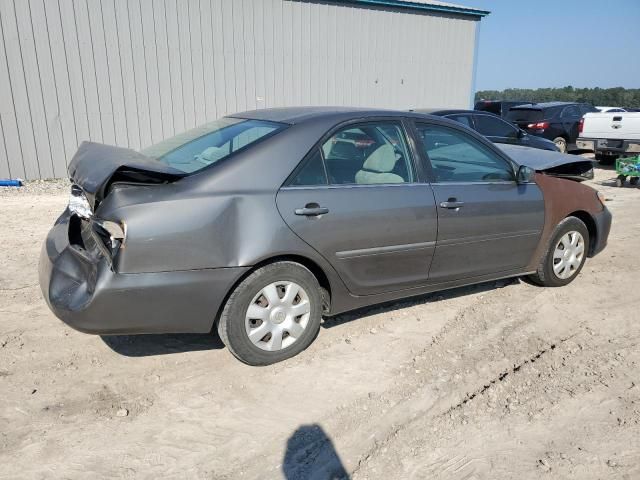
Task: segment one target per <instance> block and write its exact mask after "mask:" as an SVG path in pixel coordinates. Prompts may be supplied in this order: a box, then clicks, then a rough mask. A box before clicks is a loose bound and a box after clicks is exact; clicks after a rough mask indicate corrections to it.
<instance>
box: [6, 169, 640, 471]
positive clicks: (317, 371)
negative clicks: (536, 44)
mask: <svg viewBox="0 0 640 480" xmlns="http://www.w3.org/2000/svg"><path fill="white" fill-rule="evenodd" d="M614 178H615V175H614V172H612V171H611V170H601V169H599V170H598V171H597V178H596V180H595V181H594V182H591V183H592V184H593V185H594V186H595V187H596V188H598V189H600V190H602V191H603V192H605V194H606V195H607V197H608V199H609V202H608V204H609V207H610V209H611V211H612V212H613V215H614V224H613V229H612V232H611V236H610V241H609V246H608V248H607V249H606V250H605V251H604V252H603V253H602V254H600V255H599V256H597V257H595V258H593V259H590V260H588V261H587V264H586V266H585V268H584V269H583V272H582V273H581V275H580V276H579V278H578V279H577V280H576V281H575V282H573V283H572V284H571V285H569V286H568V287H565V288H561V289H544V288H539V287H534V286H531V285H528V284H526V283H523V282H521V281H519V280H505V281H498V282H491V283H487V284H482V285H478V286H475V287H470V288H462V289H456V290H452V291H448V292H444V293H439V294H434V295H429V296H424V297H420V298H417V299H413V300H410V301H405V302H400V303H396V304H393V305H387V306H384V307H377V308H371V309H367V310H364V311H359V312H356V313H350V314H347V315H341V316H340V317H337V318H333V319H327V320H326V321H325V323H324V328H322V329H321V331H320V335H319V337H318V339H317V340H316V342H315V343H314V344H313V345H312V346H311V347H310V348H309V349H308V350H307V351H305V352H303V353H302V354H301V355H299V356H298V357H296V358H294V359H292V360H289V361H287V362H284V363H281V364H278V365H274V366H270V367H264V368H253V367H248V366H245V365H243V364H241V363H239V362H238V361H237V360H235V359H234V358H233V357H232V356H231V355H230V353H229V352H228V351H227V350H226V349H224V348H223V346H222V345H221V343H220V341H219V339H217V337H214V336H208V335H158V336H139V337H132V336H123V337H109V338H106V337H105V338H104V339H102V338H100V337H98V336H90V335H85V334H82V333H78V332H76V331H74V330H72V329H70V328H69V327H67V326H65V325H64V324H63V323H62V322H60V321H58V320H57V319H56V318H55V317H54V316H53V315H52V314H51V313H50V312H49V310H48V309H47V307H46V305H45V304H44V301H43V300H42V297H41V294H40V289H39V287H38V284H37V262H38V254H39V250H40V247H41V244H42V240H43V238H44V236H45V234H46V232H47V231H48V229H49V228H50V226H51V225H52V222H53V221H54V219H55V218H56V216H57V215H58V214H59V213H60V212H61V211H62V209H63V208H64V205H65V202H66V200H67V190H68V189H67V187H66V186H65V185H59V184H58V185H56V184H52V185H44V186H43V185H41V184H39V185H35V186H30V187H27V188H25V189H22V191H4V192H1V193H0V225H3V228H2V229H1V230H0V245H2V247H1V249H0V465H1V466H0V478H6V479H17V478H29V479H32V478H154V479H155V478H160V477H168V478H189V479H195V478H198V479H199V478H211V479H237V478H248V479H253V478H261V479H262V478H264V479H271V478H276V479H277V478H287V479H303V478H314V479H323V478H341V476H343V477H346V476H347V475H348V476H350V477H352V478H354V479H396V478H397V479H435V478H438V479H440V478H442V479H493V478H500V479H507V478H518V479H528V478H541V477H543V478H576V479H586V478H589V479H591V478H593V479H595V478H621V479H635V478H640V349H639V348H638V342H639V341H640V312H639V306H640V301H639V298H640V293H639V292H640V273H639V271H640V220H639V219H640V189H638V188H634V187H628V186H627V187H626V188H616V187H614V186H613V179H614Z"/></svg>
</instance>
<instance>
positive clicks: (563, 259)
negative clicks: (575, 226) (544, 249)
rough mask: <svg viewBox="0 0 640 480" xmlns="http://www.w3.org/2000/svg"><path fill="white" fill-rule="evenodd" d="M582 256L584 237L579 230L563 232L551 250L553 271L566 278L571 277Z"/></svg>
mask: <svg viewBox="0 0 640 480" xmlns="http://www.w3.org/2000/svg"><path fill="white" fill-rule="evenodd" d="M583 257H584V238H582V234H581V233H580V232H575V231H571V232H568V233H565V234H564V235H563V236H562V237H561V238H560V240H558V243H557V244H556V248H555V249H554V251H553V273H554V274H555V275H556V277H558V278H560V279H562V280H566V279H567V278H571V277H573V276H574V275H575V274H576V272H577V271H578V268H580V264H581V263H582V258H583Z"/></svg>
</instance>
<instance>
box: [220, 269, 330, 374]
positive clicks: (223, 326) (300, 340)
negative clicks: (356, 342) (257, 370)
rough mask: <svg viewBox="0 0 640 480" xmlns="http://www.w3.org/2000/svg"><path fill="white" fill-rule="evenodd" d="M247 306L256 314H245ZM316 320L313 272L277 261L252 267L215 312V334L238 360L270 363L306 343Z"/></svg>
mask: <svg viewBox="0 0 640 480" xmlns="http://www.w3.org/2000/svg"><path fill="white" fill-rule="evenodd" d="M289 286H291V292H294V293H293V294H291V295H294V296H293V298H292V299H291V301H289V300H288V299H287V295H286V294H287V293H289V290H288V289H289ZM296 287H297V288H298V290H296ZM295 292H298V293H297V294H295ZM274 295H277V298H276V297H275V296H274ZM269 298H271V300H269ZM253 305H255V306H253ZM304 305H306V306H304ZM250 306H251V307H252V310H253V311H254V312H255V314H256V317H251V316H250V314H249V312H248V311H249V307H250ZM305 311H307V313H303V312H305ZM297 313H301V315H299V316H297V315H296V314H297ZM259 317H262V318H263V319H264V320H263V319H261V318H259ZM321 319H322V293H321V289H320V285H319V284H318V280H317V279H316V277H315V276H314V275H313V273H311V272H310V271H309V270H308V269H307V268H305V267H304V266H302V265H300V264H298V263H295V262H289V261H285V262H276V263H272V264H269V265H266V266H264V267H261V268H259V269H257V270H256V271H255V272H253V273H251V274H250V275H249V276H248V277H247V278H245V279H244V280H243V281H242V282H240V284H239V285H238V286H237V287H236V288H235V289H234V290H233V292H232V293H231V295H230V296H229V298H228V300H227V302H226V303H225V306H224V309H223V310H222V314H221V315H220V320H219V321H218V334H219V335H220V338H221V339H222V341H223V342H224V344H225V345H226V346H227V348H228V349H229V351H230V352H231V353H232V354H233V355H234V356H235V357H236V358H237V359H238V360H240V361H241V362H244V363H246V364H248V365H256V366H257V365H270V364H272V363H276V362H280V361H282V360H286V359H287V358H291V357H293V356H295V355H297V354H298V353H300V352H302V351H303V350H304V349H305V348H307V347H308V346H309V345H311V343H312V342H313V340H314V339H315V338H316V336H317V335H318V331H319V330H320V321H321ZM250 332H252V337H251V338H253V340H252V339H251V338H250V335H249V334H250ZM290 332H291V333H290ZM294 332H295V333H294ZM263 333H264V335H262V334H263ZM258 337H260V338H258ZM279 343H280V345H278V344H279Z"/></svg>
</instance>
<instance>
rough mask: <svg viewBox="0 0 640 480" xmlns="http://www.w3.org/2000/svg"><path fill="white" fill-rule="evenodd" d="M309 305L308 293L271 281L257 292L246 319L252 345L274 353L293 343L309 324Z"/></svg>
mask: <svg viewBox="0 0 640 480" xmlns="http://www.w3.org/2000/svg"><path fill="white" fill-rule="evenodd" d="M310 313H311V303H310V301H309V296H308V295H307V292H306V291H305V290H304V288H302V287H301V286H300V285H298V284H297V283H294V282H274V283H271V284H269V285H267V286H266V287H264V288H263V289H262V290H260V291H259V292H258V293H257V294H256V296H255V297H253V300H252V301H251V304H249V308H247V314H246V317H245V328H246V331H247V336H248V337H249V340H251V343H253V344H254V345H255V346H256V347H258V348H260V349H262V350H267V351H270V352H274V351H277V350H282V349H283V348H287V347H289V346H291V345H292V344H294V343H295V342H296V341H297V340H298V339H299V338H300V336H301V335H302V333H303V332H304V330H305V329H306V328H307V325H308V324H309V316H310Z"/></svg>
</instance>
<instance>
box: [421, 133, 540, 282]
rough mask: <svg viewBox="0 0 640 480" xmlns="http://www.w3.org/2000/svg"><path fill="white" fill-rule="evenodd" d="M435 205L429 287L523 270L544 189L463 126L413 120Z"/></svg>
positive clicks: (534, 238)
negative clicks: (521, 179) (519, 176)
mask: <svg viewBox="0 0 640 480" xmlns="http://www.w3.org/2000/svg"><path fill="white" fill-rule="evenodd" d="M416 132H417V136H418V141H419V143H420V144H421V148H422V152H423V153H424V159H423V161H425V162H426V163H427V168H429V169H430V171H431V177H432V187H433V191H434V194H435V198H436V205H437V207H438V240H437V245H436V250H435V255H434V258H433V262H432V265H431V271H430V278H429V280H430V282H434V283H439V282H445V281H451V280H458V279H464V278H472V277H477V276H482V275H488V274H493V273H499V272H504V273H508V272H514V271H522V269H524V268H525V266H526V265H527V263H528V262H529V260H530V259H531V256H532V254H533V252H534V249H535V248H536V246H537V244H538V239H539V237H540V234H541V232H542V227H543V223H544V202H543V198H542V192H541V191H540V189H539V188H538V186H537V185H536V184H535V183H527V184H518V183H516V181H515V172H514V168H513V166H512V164H511V163H510V162H509V161H508V160H507V159H505V157H503V156H502V155H501V154H500V153H498V152H496V151H495V149H494V148H491V147H489V146H488V145H485V144H484V143H483V142H481V141H480V140H479V139H476V138H475V137H474V136H472V135H471V134H469V133H467V132H464V131H463V130H462V129H457V128H455V129H454V128H452V127H449V126H443V125H437V124H430V123H416Z"/></svg>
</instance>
